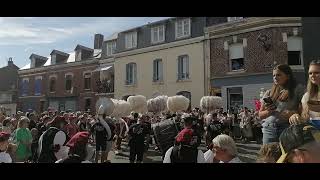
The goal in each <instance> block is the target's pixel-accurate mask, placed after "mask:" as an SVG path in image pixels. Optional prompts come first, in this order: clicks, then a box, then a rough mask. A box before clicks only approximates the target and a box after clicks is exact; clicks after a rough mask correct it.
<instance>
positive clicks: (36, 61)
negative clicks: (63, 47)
mask: <svg viewBox="0 0 320 180" xmlns="http://www.w3.org/2000/svg"><path fill="white" fill-rule="evenodd" d="M29 59H30V60H31V68H36V67H41V66H43V65H44V64H45V63H46V62H47V60H48V58H47V57H43V56H40V55H37V54H31V56H30V57H29Z"/></svg>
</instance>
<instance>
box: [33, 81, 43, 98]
mask: <svg viewBox="0 0 320 180" xmlns="http://www.w3.org/2000/svg"><path fill="white" fill-rule="evenodd" d="M38 79H40V80H41V81H42V76H36V77H35V78H34V80H35V82H34V83H36V81H37V80H38ZM34 87H36V86H34ZM41 91H42V88H41ZM34 95H35V96H40V95H41V92H40V93H36V91H34Z"/></svg>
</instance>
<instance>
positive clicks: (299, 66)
mask: <svg viewBox="0 0 320 180" xmlns="http://www.w3.org/2000/svg"><path fill="white" fill-rule="evenodd" d="M291 38H299V39H301V47H300V49H295V50H294V51H300V60H301V64H300V65H290V67H291V68H292V69H304V66H303V48H302V43H303V42H302V41H303V39H302V37H300V36H289V37H287V53H288V52H289V48H288V44H289V41H290V39H291ZM291 51H292V50H291ZM288 64H289V57H288Z"/></svg>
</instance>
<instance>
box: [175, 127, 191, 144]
mask: <svg viewBox="0 0 320 180" xmlns="http://www.w3.org/2000/svg"><path fill="white" fill-rule="evenodd" d="M192 136H193V131H192V129H189V128H185V129H183V130H182V131H181V132H180V133H179V134H178V135H177V137H176V141H177V142H178V143H186V144H189V143H190V142H191V140H192Z"/></svg>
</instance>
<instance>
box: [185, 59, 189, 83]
mask: <svg viewBox="0 0 320 180" xmlns="http://www.w3.org/2000/svg"><path fill="white" fill-rule="evenodd" d="M185 59H186V60H185V62H186V71H185V72H186V78H189V56H185Z"/></svg>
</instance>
